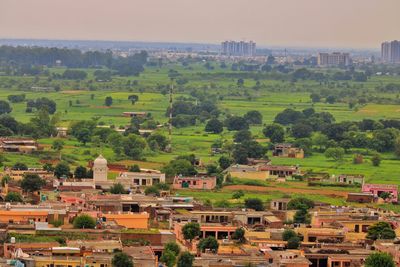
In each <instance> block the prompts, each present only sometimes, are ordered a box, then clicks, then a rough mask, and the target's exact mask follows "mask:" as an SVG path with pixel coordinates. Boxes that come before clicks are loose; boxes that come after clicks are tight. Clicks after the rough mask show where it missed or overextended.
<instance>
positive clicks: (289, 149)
mask: <svg viewBox="0 0 400 267" xmlns="http://www.w3.org/2000/svg"><path fill="white" fill-rule="evenodd" d="M272 156H274V157H283V158H296V159H302V158H304V150H303V149H301V148H298V147H295V146H293V145H292V144H276V145H275V146H274V150H273V151H272Z"/></svg>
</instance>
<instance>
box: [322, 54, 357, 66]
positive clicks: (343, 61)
mask: <svg viewBox="0 0 400 267" xmlns="http://www.w3.org/2000/svg"><path fill="white" fill-rule="evenodd" d="M350 64H351V58H350V54H349V53H340V52H334V53H319V54H318V65H319V66H349V65H350Z"/></svg>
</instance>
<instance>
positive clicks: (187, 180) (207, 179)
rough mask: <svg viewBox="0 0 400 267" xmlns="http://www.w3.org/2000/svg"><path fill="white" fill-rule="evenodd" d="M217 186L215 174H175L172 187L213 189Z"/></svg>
mask: <svg viewBox="0 0 400 267" xmlns="http://www.w3.org/2000/svg"><path fill="white" fill-rule="evenodd" d="M216 186H217V177H215V176H191V177H187V176H182V175H179V176H175V178H174V182H173V184H172V188H174V189H185V188H187V189H202V190H212V189H214V188H215V187H216Z"/></svg>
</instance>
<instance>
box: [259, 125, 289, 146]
mask: <svg viewBox="0 0 400 267" xmlns="http://www.w3.org/2000/svg"><path fill="white" fill-rule="evenodd" d="M263 134H264V136H265V137H268V138H269V139H270V140H271V142H272V143H280V142H283V141H284V140H285V129H283V127H282V126H281V125H279V124H271V125H267V126H266V127H265V128H264V129H263Z"/></svg>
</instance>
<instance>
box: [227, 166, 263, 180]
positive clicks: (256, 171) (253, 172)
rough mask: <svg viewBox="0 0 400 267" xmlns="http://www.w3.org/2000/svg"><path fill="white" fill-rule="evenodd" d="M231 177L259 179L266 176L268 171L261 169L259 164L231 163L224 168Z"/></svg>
mask: <svg viewBox="0 0 400 267" xmlns="http://www.w3.org/2000/svg"><path fill="white" fill-rule="evenodd" d="M225 172H226V173H228V174H229V175H230V176H231V177H235V178H247V179H257V180H258V179H261V180H265V179H267V178H268V173H267V172H265V171H261V165H241V164H233V165H231V166H230V167H228V168H227V169H226V170H225Z"/></svg>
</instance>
